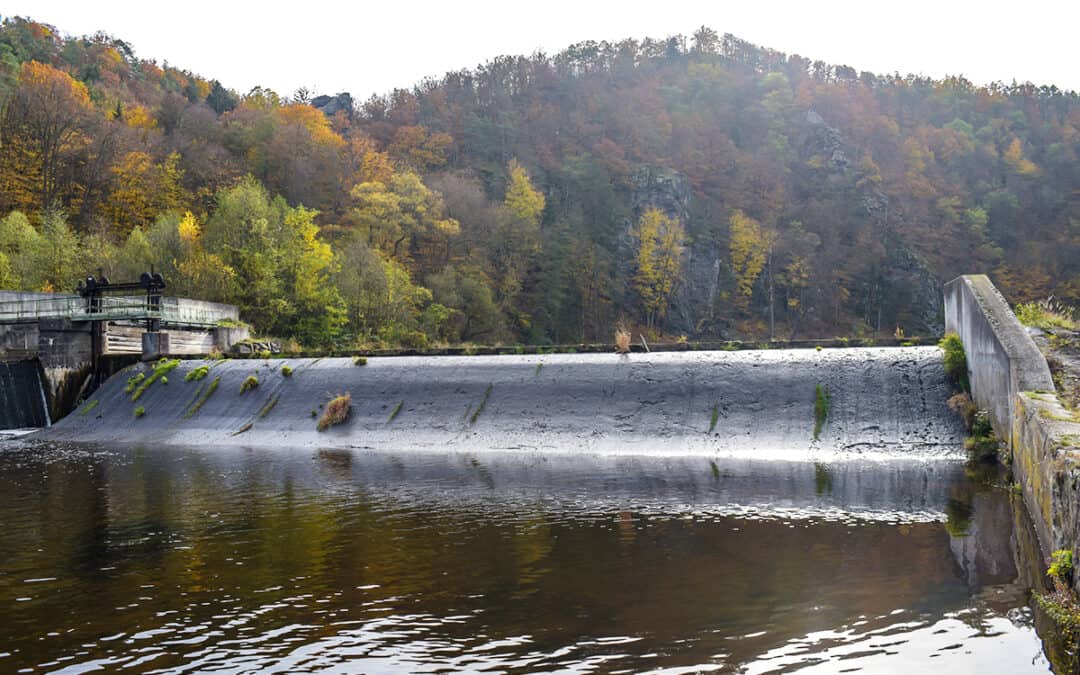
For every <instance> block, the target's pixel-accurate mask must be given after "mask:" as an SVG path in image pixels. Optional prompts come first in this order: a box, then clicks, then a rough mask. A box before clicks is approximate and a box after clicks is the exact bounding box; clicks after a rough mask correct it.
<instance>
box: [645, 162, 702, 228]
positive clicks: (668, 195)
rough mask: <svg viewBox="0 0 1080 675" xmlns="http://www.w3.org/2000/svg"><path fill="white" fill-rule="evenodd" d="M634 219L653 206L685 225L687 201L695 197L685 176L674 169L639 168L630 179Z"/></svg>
mask: <svg viewBox="0 0 1080 675" xmlns="http://www.w3.org/2000/svg"><path fill="white" fill-rule="evenodd" d="M630 180H631V183H632V184H633V186H634V192H633V195H632V198H633V204H634V217H635V218H639V217H641V214H642V213H644V212H645V211H646V210H647V209H649V208H651V207H655V208H658V209H660V210H661V211H663V212H664V214H665V215H667V216H670V217H671V218H675V219H676V220H679V221H681V222H684V223H685V220H686V213H687V210H688V208H689V206H690V199H691V198H692V197H693V196H694V193H693V191H692V190H691V189H690V183H689V181H687V180H686V176H684V175H682V174H681V173H679V172H678V171H675V170H674V169H668V168H666V167H659V166H642V167H640V168H638V169H637V171H635V172H634V175H633V176H632V177H631V179H630Z"/></svg>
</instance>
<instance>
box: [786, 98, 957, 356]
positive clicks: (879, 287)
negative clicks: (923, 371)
mask: <svg viewBox="0 0 1080 675" xmlns="http://www.w3.org/2000/svg"><path fill="white" fill-rule="evenodd" d="M799 123H800V129H801V130H800V134H799V141H798V147H799V153H800V154H799V156H800V158H801V159H802V160H803V162H805V163H806V164H807V165H809V166H811V167H816V168H818V169H823V170H825V171H827V172H828V174H829V177H830V179H833V180H840V181H843V182H850V183H851V184H852V185H853V190H852V193H853V195H854V198H855V199H856V200H857V208H858V209H859V210H861V211H862V212H864V213H865V214H866V218H867V220H868V221H869V222H870V223H872V224H873V227H874V229H875V230H876V232H877V233H878V236H879V237H880V238H881V240H883V241H885V242H886V246H885V248H886V251H887V260H885V261H882V262H883V266H882V269H881V271H880V272H879V273H878V274H877V275H875V276H874V277H873V278H870V279H865V280H863V282H864V285H865V287H869V289H870V290H869V291H868V292H866V293H865V297H866V304H867V306H865V307H863V315H864V319H865V320H866V322H867V323H868V324H869V325H870V326H872V327H873V328H875V329H877V330H889V328H891V326H889V325H887V324H885V323H884V321H887V320H893V321H895V322H896V324H897V325H899V326H902V327H903V328H904V329H905V330H906V331H908V332H909V333H911V334H930V335H934V334H938V333H940V332H941V329H942V317H941V292H940V289H941V280H940V279H938V278H937V276H936V275H935V274H934V273H933V271H932V270H931V269H930V266H929V265H928V264H927V263H926V261H925V260H924V259H922V258H921V257H920V256H919V255H918V254H917V253H916V252H915V251H913V250H911V249H910V248H908V247H907V246H905V244H904V242H902V241H901V240H900V239H899V238H898V237H895V236H892V235H891V234H890V233H891V232H893V231H895V228H896V227H897V226H899V225H901V224H902V223H903V220H904V214H903V210H902V208H900V207H899V206H898V205H895V204H893V202H892V200H890V198H889V195H887V194H885V193H884V192H882V191H881V190H880V189H879V188H878V186H877V184H876V183H874V182H872V181H860V180H859V178H860V176H859V172H858V171H856V170H855V167H853V166H852V162H851V159H850V157H851V156H852V155H853V154H855V150H854V149H853V148H851V147H850V146H849V144H848V143H847V142H846V141H845V139H844V135H843V133H841V131H840V130H839V129H837V128H836V127H831V126H829V125H828V123H827V122H826V121H825V119H824V118H823V117H822V116H821V115H819V114H818V113H817V112H815V111H814V110H807V111H806V113H805V115H803V116H802V117H801V119H800V120H799ZM883 317H888V318H887V319H885V318H883Z"/></svg>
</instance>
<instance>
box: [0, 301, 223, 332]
mask: <svg viewBox="0 0 1080 675" xmlns="http://www.w3.org/2000/svg"><path fill="white" fill-rule="evenodd" d="M41 319H70V320H71V321H143V320H148V319H157V320H159V321H161V323H163V324H167V325H173V326H215V325H217V324H218V323H219V322H220V321H223V320H226V319H236V308H235V307H232V306H229V305H213V304H211V303H201V302H195V301H189V300H186V299H185V298H159V299H158V301H157V302H151V299H150V298H148V297H147V296H116V297H110V296H105V297H97V298H81V297H79V296H77V295H72V296H66V295H62V296H54V297H47V298H40V297H39V298H25V299H19V300H8V301H0V323H31V322H34V321H38V320H41Z"/></svg>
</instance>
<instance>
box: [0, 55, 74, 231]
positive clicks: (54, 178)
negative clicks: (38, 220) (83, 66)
mask: <svg viewBox="0 0 1080 675" xmlns="http://www.w3.org/2000/svg"><path fill="white" fill-rule="evenodd" d="M91 110H92V107H91V105H90V95H89V94H88V93H87V90H86V86H85V85H84V84H82V83H81V82H77V81H76V80H74V79H72V77H71V76H70V75H68V74H67V73H65V72H64V71H62V70H58V69H56V68H54V67H52V66H50V65H47V64H44V63H38V62H37V61H27V62H25V63H23V64H22V66H20V69H19V83H18V87H17V88H16V89H15V91H14V93H13V94H12V97H11V100H10V102H9V103H8V105H7V108H6V110H5V112H4V117H3V128H2V129H0V133H2V137H3V139H4V143H3V145H2V146H0V168H2V169H3V172H2V173H3V174H4V179H3V181H2V183H0V190H3V194H2V195H0V198H2V203H0V204H2V205H3V206H7V207H8V208H21V209H23V210H27V211H36V210H39V209H43V208H46V207H51V206H53V205H54V203H55V202H56V200H57V199H59V198H60V197H61V196H62V193H71V192H74V190H72V189H70V188H72V187H73V186H71V185H69V184H62V182H61V181H62V180H63V178H64V176H66V175H67V174H66V172H65V171H64V168H65V159H66V157H67V156H68V155H70V154H71V153H72V152H73V151H74V150H75V149H76V148H77V147H80V146H81V145H82V144H83V143H84V142H85V137H84V135H83V128H84V126H85V124H86V120H87V115H88V113H90V111H91ZM12 171H14V172H17V173H15V174H12V173H10V172H12ZM31 194H32V195H33V197H32V199H31V197H30V195H31Z"/></svg>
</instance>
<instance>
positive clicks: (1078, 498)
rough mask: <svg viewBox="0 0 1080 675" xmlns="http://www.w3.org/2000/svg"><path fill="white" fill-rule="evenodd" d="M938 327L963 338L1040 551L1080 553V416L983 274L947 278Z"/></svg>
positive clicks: (980, 401)
mask: <svg viewBox="0 0 1080 675" xmlns="http://www.w3.org/2000/svg"><path fill="white" fill-rule="evenodd" d="M945 329H946V330H948V331H955V332H956V333H958V334H959V335H960V338H961V340H963V342H964V350H965V352H966V353H967V362H968V374H969V377H970V379H971V393H972V398H973V399H974V400H975V403H976V404H977V405H978V406H979V407H980V408H982V409H985V410H987V411H988V412H989V414H990V421H991V423H992V424H993V426H994V430H995V431H996V432H997V434H998V436H999V437H1000V438H1003V439H1006V440H1007V441H1008V444H1009V448H1010V450H1011V451H1012V461H1013V473H1014V476H1015V477H1016V480H1017V481H1018V482H1019V484H1020V486H1021V489H1022V491H1023V495H1024V503H1025V504H1026V505H1027V509H1028V512H1029V513H1030V514H1031V518H1032V521H1033V522H1034V524H1035V531H1036V533H1037V534H1038V538H1039V543H1040V545H1041V547H1042V549H1043V554H1044V555H1048V554H1049V553H1050V552H1051V551H1055V550H1058V549H1063V548H1065V549H1071V550H1072V551H1073V556H1074V558H1075V559H1078V560H1080V450H1078V449H1077V445H1078V444H1080V417H1078V416H1077V414H1076V413H1074V412H1073V411H1070V410H1067V409H1066V408H1065V407H1064V406H1062V405H1061V403H1060V402H1059V401H1058V399H1057V396H1056V394H1055V390H1054V382H1053V379H1052V377H1051V375H1050V369H1049V367H1048V366H1047V364H1046V359H1045V358H1044V357H1043V355H1042V353H1041V352H1040V351H1039V348H1038V347H1037V346H1036V345H1035V342H1034V341H1033V340H1032V339H1031V337H1030V336H1029V335H1028V333H1027V330H1026V329H1025V328H1024V327H1023V326H1022V325H1021V324H1020V322H1019V321H1017V319H1016V316H1015V315H1014V314H1013V312H1012V310H1011V309H1009V306H1008V304H1007V303H1006V302H1005V299H1004V298H1002V297H1001V294H1000V293H998V292H997V289H995V288H994V286H993V284H992V283H990V280H989V279H988V278H987V277H986V276H984V275H968V276H962V277H959V278H957V279H954V280H953V281H950V282H949V283H948V284H946V286H945ZM1077 576H1078V581H1080V575H1077Z"/></svg>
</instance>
